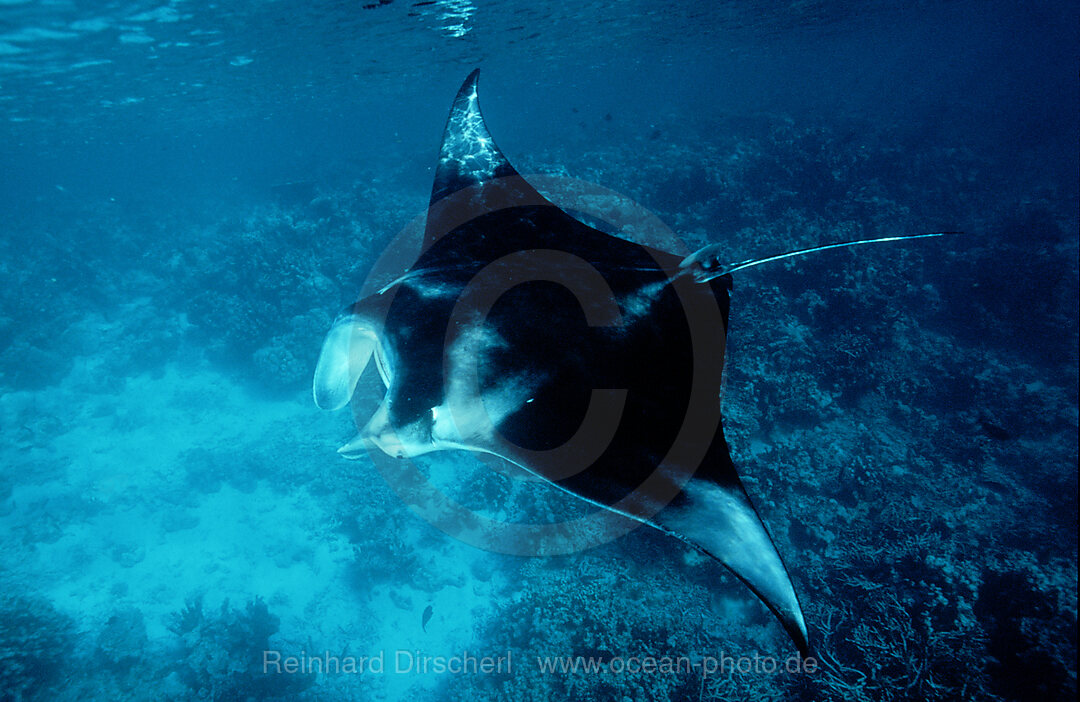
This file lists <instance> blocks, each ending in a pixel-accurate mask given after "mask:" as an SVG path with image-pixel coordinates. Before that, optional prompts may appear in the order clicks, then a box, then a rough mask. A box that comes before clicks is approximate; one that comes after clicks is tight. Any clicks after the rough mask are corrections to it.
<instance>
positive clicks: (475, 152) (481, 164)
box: [424, 68, 550, 245]
mask: <svg viewBox="0 0 1080 702" xmlns="http://www.w3.org/2000/svg"><path fill="white" fill-rule="evenodd" d="M479 76H480V69H479V68H478V69H476V70H475V71H473V72H472V73H470V74H469V77H468V78H466V79H465V82H464V83H462V84H461V89H460V90H458V93H457V96H456V97H455V98H454V104H453V106H452V107H451V108H450V116H449V117H447V119H446V129H445V130H443V139H442V146H441V148H440V149H439V163H438V166H437V168H436V170H435V183H434V184H433V185H432V187H431V202H430V204H431V207H430V208H429V210H428V221H427V227H426V229H425V233H424V242H425V245H427V244H430V243H431V242H432V241H433V240H434V239H437V238H438V237H439V236H441V235H442V234H445V233H446V230H447V228H448V227H447V221H451V220H450V219H449V218H448V219H447V221H442V213H441V212H440V210H439V208H438V207H437V205H438V203H440V202H443V201H445V200H446V199H447V198H449V197H450V196H452V195H454V194H455V193H458V192H460V191H462V190H466V189H467V188H472V189H473V191H472V192H471V193H470V198H469V200H470V202H469V203H468V204H469V205H470V206H472V207H476V208H477V214H482V213H483V211H484V205H485V204H487V206H488V207H489V208H490V209H494V208H496V207H499V206H505V205H506V204H510V203H515V202H517V203H522V204H550V203H549V202H548V201H547V200H546V199H544V197H543V196H541V195H540V194H539V193H538V192H537V191H536V190H535V189H534V188H533V187H532V186H531V185H529V184H528V183H527V182H526V181H525V179H524V178H522V177H521V176H520V175H519V174H518V172H517V171H516V170H515V169H514V167H513V166H512V165H510V161H509V160H507V158H506V156H504V155H503V153H502V151H500V150H499V147H498V146H496V145H495V140H494V139H493V138H492V137H491V133H490V132H489V131H488V128H487V124H486V123H485V122H484V115H483V114H482V113H481V112H480V98H479V94H478V92H477V80H478V78H479ZM495 189H497V190H498V197H497V198H496V197H492V196H491V195H494V193H492V192H490V191H493V190H495ZM485 201H486V203H485ZM460 219H461V217H460V216H458V217H455V218H453V220H452V221H460ZM450 226H451V227H452V226H453V225H450Z"/></svg>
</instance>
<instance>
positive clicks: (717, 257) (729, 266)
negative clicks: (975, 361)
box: [679, 232, 963, 283]
mask: <svg viewBox="0 0 1080 702" xmlns="http://www.w3.org/2000/svg"><path fill="white" fill-rule="evenodd" d="M948 234H963V232H925V233H923V234H905V235H902V236H883V237H878V238H876V239H858V240H856V241H839V242H835V243H832V244H822V245H821V246H810V247H808V248H805V249H796V250H794V251H788V252H786V253H782V254H776V255H773V256H765V257H764V258H750V259H747V260H745V261H733V262H729V263H725V262H724V259H722V258H721V255H722V251H723V248H724V246H723V245H722V244H710V245H709V246H706V247H704V248H701V249H698V250H697V251H695V252H694V253H692V254H690V255H689V256H687V257H686V258H684V259H683V261H682V263H680V264H679V268H680V269H681V270H683V271H688V272H690V274H691V275H693V276H694V280H696V281H697V282H699V283H704V282H706V281H709V280H713V279H714V278H719V277H721V276H725V275H727V274H728V273H734V272H735V271H741V270H743V269H744V268H751V267H753V266H757V265H760V264H762V263H771V262H772V261H780V260H783V259H785V258H793V257H795V256H803V255H805V254H809V253H815V252H817V251H827V250H828V249H841V248H844V247H847V246H859V245H861V244H881V243H884V242H887V241H904V240H905V239H928V238H931V237H937V236H946V235H948Z"/></svg>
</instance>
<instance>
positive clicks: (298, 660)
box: [262, 649, 818, 676]
mask: <svg viewBox="0 0 1080 702" xmlns="http://www.w3.org/2000/svg"><path fill="white" fill-rule="evenodd" d="M535 664H536V667H537V668H538V669H539V670H540V672H541V673H546V674H551V675H580V674H585V675H589V674H594V675H598V674H614V675H626V674H630V675H638V674H645V675H657V674H659V675H680V674H691V673H692V674H699V675H706V676H708V675H732V674H744V675H753V674H758V675H783V674H797V673H809V674H813V673H815V672H817V670H818V662H817V661H816V660H815V659H814V658H803V657H802V656H799V655H797V654H796V655H792V656H789V657H788V658H786V659H779V658H773V657H772V656H762V655H759V654H757V653H755V654H753V655H749V656H747V655H743V656H730V655H727V654H724V653H718V654H717V655H715V656H711V655H706V656H694V657H693V658H691V657H689V656H652V655H646V656H612V657H591V656H535ZM515 665H516V664H515V661H514V658H513V653H512V652H511V651H510V650H507V651H506V652H504V653H503V654H502V655H498V656H495V655H477V654H475V653H470V652H469V651H462V652H461V653H458V654H454V655H430V654H427V653H424V652H423V651H416V650H405V649H399V650H395V651H378V652H376V653H373V654H372V655H369V656H350V655H344V654H343V655H335V654H332V653H330V652H329V651H324V652H323V653H322V654H321V655H312V654H309V653H307V652H305V651H300V653H299V654H295V655H283V654H282V652H281V651H278V650H272V649H271V650H266V651H263V660H262V672H263V673H264V674H267V675H281V674H285V675H314V674H321V675H365V674H368V675H384V674H387V673H391V674H414V675H417V674H419V675H423V674H435V675H445V674H450V675H510V674H513V672H514V666H515Z"/></svg>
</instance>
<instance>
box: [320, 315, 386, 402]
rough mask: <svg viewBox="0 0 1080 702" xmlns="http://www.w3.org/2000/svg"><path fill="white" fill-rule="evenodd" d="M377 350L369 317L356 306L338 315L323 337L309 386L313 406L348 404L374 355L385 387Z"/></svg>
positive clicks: (376, 335) (374, 325)
mask: <svg viewBox="0 0 1080 702" xmlns="http://www.w3.org/2000/svg"><path fill="white" fill-rule="evenodd" d="M378 347H379V325H378V324H377V323H376V322H374V321H373V320H372V318H371V317H369V316H368V315H365V314H363V313H361V312H359V311H357V309H356V306H354V307H353V308H350V309H349V310H348V311H346V312H345V313H343V314H341V315H339V316H338V318H337V319H336V320H334V324H333V326H332V327H330V331H329V332H328V333H327V334H326V339H325V340H324V341H323V345H322V351H321V352H320V353H319V362H318V364H317V365H316V366H315V379H314V381H313V382H312V394H313V395H314V396H315V404H316V405H318V406H319V407H320V408H321V409H328V410H335V409H340V408H342V407H344V406H345V405H347V404H349V400H351V399H352V395H353V391H354V390H355V389H356V383H357V382H358V381H359V380H360V375H361V374H362V373H363V372H364V369H365V368H366V367H367V365H368V362H369V361H370V360H371V357H372V356H373V355H374V356H377V357H378V360H377V365H378V367H379V373H380V374H381V375H382V377H383V381H384V382H387V383H388V377H387V375H388V373H387V371H386V368H385V363H384V362H383V360H382V358H381V354H379V353H378Z"/></svg>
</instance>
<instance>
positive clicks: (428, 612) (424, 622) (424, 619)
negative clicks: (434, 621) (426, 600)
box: [420, 605, 432, 633]
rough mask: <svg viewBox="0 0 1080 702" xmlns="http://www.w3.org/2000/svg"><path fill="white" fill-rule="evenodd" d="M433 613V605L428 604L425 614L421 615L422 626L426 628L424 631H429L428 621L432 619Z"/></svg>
mask: <svg viewBox="0 0 1080 702" xmlns="http://www.w3.org/2000/svg"><path fill="white" fill-rule="evenodd" d="M431 613H432V609H431V605H428V606H427V608H425V609H424V614H423V616H421V617H420V628H421V629H423V630H424V633H427V623H428V622H430V621H431Z"/></svg>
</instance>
